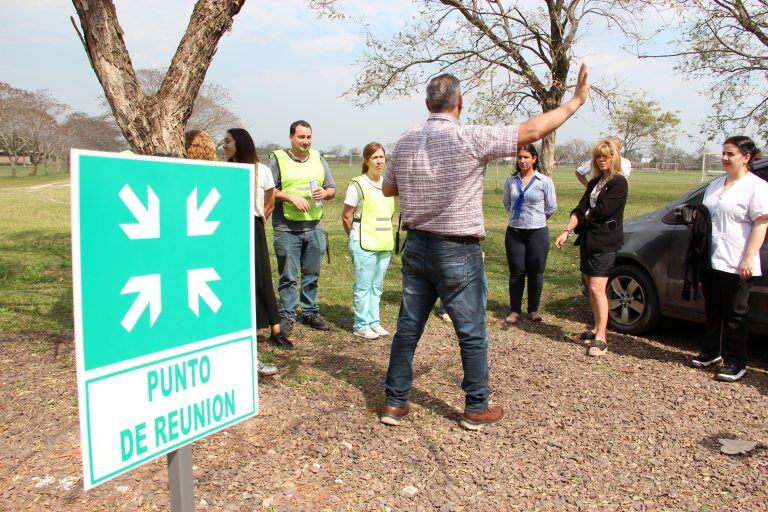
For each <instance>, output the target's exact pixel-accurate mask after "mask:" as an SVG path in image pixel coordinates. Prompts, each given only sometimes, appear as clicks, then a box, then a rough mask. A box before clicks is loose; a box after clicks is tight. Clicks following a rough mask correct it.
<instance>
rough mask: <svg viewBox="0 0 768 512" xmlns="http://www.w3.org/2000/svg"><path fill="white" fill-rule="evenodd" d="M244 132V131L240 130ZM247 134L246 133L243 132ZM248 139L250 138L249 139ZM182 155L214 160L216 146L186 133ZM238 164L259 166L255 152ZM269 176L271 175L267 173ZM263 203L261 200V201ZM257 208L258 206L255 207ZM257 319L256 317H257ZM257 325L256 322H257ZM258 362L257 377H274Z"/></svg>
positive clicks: (269, 368)
mask: <svg viewBox="0 0 768 512" xmlns="http://www.w3.org/2000/svg"><path fill="white" fill-rule="evenodd" d="M242 131H243V132H245V130H242ZM245 133H246V134H247V132H245ZM229 135H230V134H229V132H227V136H229ZM249 138H250V137H249ZM233 144H234V143H231V144H230V145H233ZM224 147H225V151H226V150H227V148H228V146H227V138H226V137H225V143H224ZM184 153H186V155H187V158H189V159H192V160H211V161H215V160H216V145H215V144H214V143H213V139H212V138H211V136H210V135H208V133H206V132H203V131H200V130H191V131H189V132H187V133H186V134H185V135H184ZM228 156H229V155H228ZM229 161H234V160H233V159H232V158H230V159H229ZM240 163H247V164H256V165H257V166H258V165H259V162H258V159H257V158H256V151H255V150H254V151H253V158H246V159H243V161H241V162H240ZM267 174H269V175H270V176H271V173H269V172H267ZM257 187H258V185H257ZM262 202H263V200H262ZM257 207H258V205H257ZM260 247H262V245H260V244H259V245H258V246H257V251H258V250H259V248H260ZM263 250H266V242H264V249H263ZM256 275H257V277H258V276H259V273H258V272H257V274H256ZM259 300H260V299H259ZM259 300H257V302H256V304H257V306H259V305H261V303H260V302H259ZM257 317H258V315H257ZM257 324H258V320H257ZM257 362H258V371H259V375H262V376H269V375H274V374H276V373H277V367H275V366H274V365H270V364H265V363H263V362H262V361H261V359H257Z"/></svg>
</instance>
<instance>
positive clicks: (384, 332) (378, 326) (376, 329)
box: [371, 324, 389, 336]
mask: <svg viewBox="0 0 768 512" xmlns="http://www.w3.org/2000/svg"><path fill="white" fill-rule="evenodd" d="M371 330H372V331H373V332H375V333H376V334H378V335H379V336H389V331H388V330H386V329H385V328H383V327H382V326H381V324H376V325H374V326H373V327H371Z"/></svg>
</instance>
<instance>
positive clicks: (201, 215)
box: [187, 187, 221, 236]
mask: <svg viewBox="0 0 768 512" xmlns="http://www.w3.org/2000/svg"><path fill="white" fill-rule="evenodd" d="M220 197H221V195H219V191H218V190H216V189H215V188H212V189H211V191H210V192H208V196H207V197H206V198H205V201H203V204H201V205H200V208H198V207H197V187H195V189H194V190H193V191H192V193H191V194H189V197H188V198H187V236H207V235H212V234H213V232H214V231H216V228H217V227H219V221H217V220H206V219H207V218H208V215H210V214H211V210H213V207H214V206H216V203H218V202H219V198H220Z"/></svg>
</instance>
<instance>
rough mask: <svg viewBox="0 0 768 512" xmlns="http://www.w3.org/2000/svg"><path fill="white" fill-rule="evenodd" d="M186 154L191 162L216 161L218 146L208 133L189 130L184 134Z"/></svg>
mask: <svg viewBox="0 0 768 512" xmlns="http://www.w3.org/2000/svg"><path fill="white" fill-rule="evenodd" d="M184 153H185V154H186V156H187V158H189V159H191V160H216V144H214V142H213V139H212V138H211V136H210V135H208V132H204V131H202V130H189V131H188V132H187V133H185V134H184Z"/></svg>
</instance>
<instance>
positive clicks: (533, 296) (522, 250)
mask: <svg viewBox="0 0 768 512" xmlns="http://www.w3.org/2000/svg"><path fill="white" fill-rule="evenodd" d="M504 248H505V249H506V251H507V265H508V266H509V309H510V310H511V311H512V312H514V313H520V312H521V311H522V303H523V288H524V287H525V278H526V276H527V277H528V312H529V313H531V312H533V311H538V310H539V303H540V302H541V290H542V289H543V288H544V268H545V267H546V266H547V255H548V254H549V230H548V229H547V228H546V227H543V228H538V229H517V228H512V227H509V226H507V234H506V236H505V237H504Z"/></svg>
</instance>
